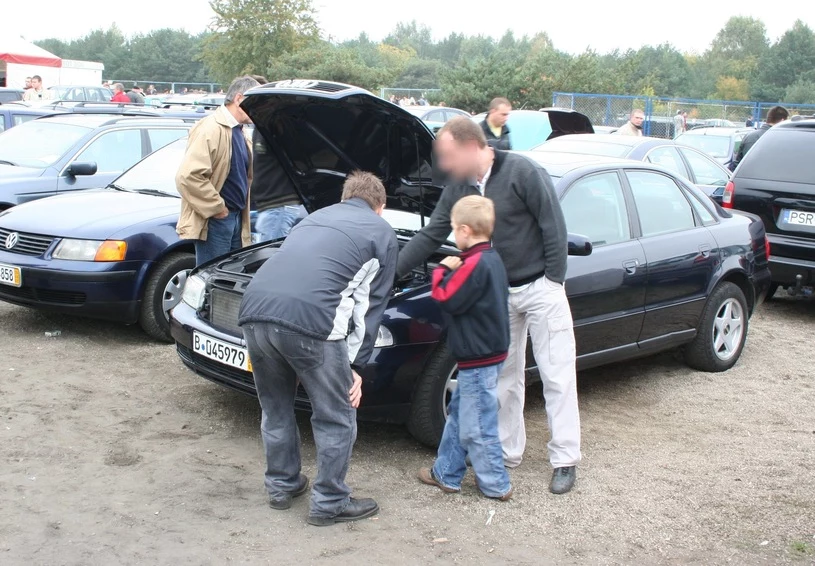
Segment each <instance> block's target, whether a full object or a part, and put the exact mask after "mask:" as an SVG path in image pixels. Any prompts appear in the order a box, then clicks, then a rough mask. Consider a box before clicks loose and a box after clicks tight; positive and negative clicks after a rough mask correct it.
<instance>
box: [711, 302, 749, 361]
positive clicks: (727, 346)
mask: <svg viewBox="0 0 815 566" xmlns="http://www.w3.org/2000/svg"><path fill="white" fill-rule="evenodd" d="M743 336H744V309H742V307H741V303H740V302H738V301H737V300H736V299H733V298H730V299H727V300H726V301H725V302H724V303H722V306H720V307H719V310H718V312H717V313H716V316H715V318H714V319H713V351H714V352H715V354H716V356H717V357H718V358H719V359H720V360H722V361H727V360H729V359H730V358H732V357H733V356H735V355H736V354H737V353H738V351H739V346H740V345H741V339H742V337H743Z"/></svg>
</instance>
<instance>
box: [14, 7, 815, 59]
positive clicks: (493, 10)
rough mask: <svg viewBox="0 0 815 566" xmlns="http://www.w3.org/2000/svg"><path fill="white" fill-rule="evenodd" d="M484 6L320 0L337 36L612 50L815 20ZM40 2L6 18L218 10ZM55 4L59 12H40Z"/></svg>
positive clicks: (126, 21)
mask: <svg viewBox="0 0 815 566" xmlns="http://www.w3.org/2000/svg"><path fill="white" fill-rule="evenodd" d="M476 4H477V2H475V1H473V0H467V1H463V0H447V1H446V2H445V1H443V0H408V1H407V2H404V1H395V2H394V1H392V0H314V6H315V7H316V8H317V15H318V19H319V21H320V25H321V27H322V29H323V33H324V35H325V36H326V37H330V38H331V39H332V40H335V41H342V40H345V39H352V38H355V37H357V36H358V35H359V33H360V32H363V31H364V32H366V33H367V34H368V36H369V37H370V38H371V39H373V40H380V39H383V38H384V37H385V36H386V35H388V33H389V32H390V31H391V30H392V29H393V28H394V27H395V26H396V24H397V23H398V22H400V21H410V20H413V19H415V20H416V21H417V22H418V23H420V24H425V25H427V26H429V27H430V28H431V30H432V32H433V35H434V38H435V39H439V38H442V37H444V36H446V35H448V34H450V33H451V32H459V33H464V34H466V35H477V34H484V35H490V36H493V37H500V36H501V35H503V34H504V32H505V31H506V30H507V29H511V30H512V31H513V32H514V33H515V35H516V36H522V35H534V34H535V33H538V32H540V31H545V32H546V33H548V34H549V36H550V37H551V38H552V41H553V42H554V45H555V47H556V48H558V49H561V50H564V51H568V52H570V53H579V52H581V51H583V50H585V49H586V48H592V49H594V50H596V51H599V52H601V53H605V52H608V51H612V50H614V49H621V50H626V49H629V48H631V49H636V48H639V47H641V46H642V45H658V44H660V43H664V42H669V43H671V44H673V45H674V46H675V47H677V48H678V49H680V50H682V51H685V52H696V53H702V52H703V51H704V50H705V49H706V48H707V46H708V45H709V44H710V41H711V40H712V39H713V37H714V36H715V35H716V33H717V32H718V31H719V29H721V28H722V26H723V25H724V24H725V22H726V21H727V20H728V18H730V17H731V16H734V15H743V16H752V17H756V18H760V19H762V20H763V21H764V23H765V25H766V26H767V32H768V35H769V37H770V39H771V40H774V39H776V38H777V37H778V36H780V35H781V34H783V33H784V31H786V30H787V29H788V28H789V27H791V26H792V24H793V22H794V21H795V20H796V19H801V20H803V21H804V22H806V23H807V24H808V25H809V26H810V27H813V28H815V2H813V1H812V0H801V1H799V2H797V3H796V4H798V6H797V7H796V9H794V10H792V9H778V10H774V9H771V8H770V5H769V4H767V2H766V1H764V0H739V1H729V2H724V1H721V0H718V1H717V0H706V1H700V0H686V1H684V2H676V3H670V6H667V5H666V4H660V3H651V9H649V10H647V11H642V12H638V11H636V10H635V9H634V8H632V4H630V3H626V2H614V1H608V0H580V2H579V4H578V2H575V1H572V2H568V1H565V0H561V1H559V2H544V1H542V0H515V1H514V2H506V3H501V2H493V1H491V0H485V1H483V2H481V3H480V4H481V5H482V6H484V8H482V9H478V10H475V9H473V6H475V5H476ZM635 5H636V4H635ZM37 6H38V8H37V10H36V11H32V10H31V8H30V5H29V4H28V3H26V2H8V5H6V6H4V8H3V20H4V21H6V22H14V26H13V28H14V30H15V31H17V32H18V33H20V34H21V35H22V36H23V37H25V38H26V39H28V40H29V41H33V40H37V39H44V38H46V37H58V38H61V39H72V38H76V37H80V36H82V35H84V34H85V33H87V32H88V31H90V30H92V29H96V28H100V27H101V28H107V27H108V26H109V25H110V24H111V23H113V22H115V23H116V24H117V25H118V26H119V27H120V28H121V29H122V31H123V32H124V33H125V34H126V35H132V34H135V33H143V32H147V31H150V30H152V29H156V28H161V27H173V28H178V27H181V28H183V29H186V30H187V31H190V32H192V33H197V32H200V31H202V30H204V29H205V28H206V26H207V25H208V24H209V22H210V20H211V18H212V16H213V14H212V11H211V10H210V8H209V2H208V0H179V1H176V2H164V3H162V5H161V8H159V9H153V8H150V6H151V4H150V3H149V2H148V3H146V4H144V3H143V4H142V5H141V7H139V6H138V5H134V4H132V3H128V2H111V1H110V0H103V1H100V0H83V1H82V2H81V3H80V4H78V5H76V6H73V7H70V8H68V7H66V4H65V3H64V2H63V1H61V0H60V1H59V2H57V1H56V0H40V1H39V2H37ZM49 6H53V10H54V13H55V14H58V15H59V17H48V18H43V17H37V16H36V14H42V13H43V11H44V9H48V8H49ZM504 6H508V7H511V9H510V8H506V9H505V8H504ZM657 6H660V8H656V7H657ZM661 6H666V7H665V8H661ZM668 10H670V12H669V11H668ZM658 12H661V13H658ZM9 31H10V30H9V29H6V31H5V32H4V33H9Z"/></svg>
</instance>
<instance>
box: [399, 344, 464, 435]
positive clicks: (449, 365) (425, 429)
mask: <svg viewBox="0 0 815 566" xmlns="http://www.w3.org/2000/svg"><path fill="white" fill-rule="evenodd" d="M457 375H458V366H457V365H456V360H455V359H453V356H452V354H451V353H450V349H449V348H448V347H447V344H446V343H444V342H443V343H441V344H440V345H439V347H438V348H437V349H436V352H435V353H434V354H433V356H432V357H431V358H430V361H429V362H427V365H426V366H425V368H424V372H422V376H421V378H420V379H419V382H418V383H417V384H416V390H415V392H414V394H413V401H412V402H411V405H410V416H409V417H408V430H409V431H410V434H412V435H413V437H414V438H415V439H416V440H418V441H419V442H421V443H422V444H426V445H428V446H433V447H435V446H438V445H439V442H440V441H441V435H442V433H443V432H444V423H445V422H446V421H447V405H448V404H449V403H450V399H451V398H452V396H453V392H454V391H455V390H456V387H458V381H457V379H456V377H457Z"/></svg>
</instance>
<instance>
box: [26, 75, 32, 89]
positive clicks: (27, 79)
mask: <svg viewBox="0 0 815 566" xmlns="http://www.w3.org/2000/svg"><path fill="white" fill-rule="evenodd" d="M25 87H26V88H31V79H30V78H28V77H26V79H25Z"/></svg>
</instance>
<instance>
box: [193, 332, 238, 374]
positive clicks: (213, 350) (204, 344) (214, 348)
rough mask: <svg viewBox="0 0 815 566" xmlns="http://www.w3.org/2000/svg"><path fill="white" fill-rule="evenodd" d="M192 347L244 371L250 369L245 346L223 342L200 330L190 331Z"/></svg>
mask: <svg viewBox="0 0 815 566" xmlns="http://www.w3.org/2000/svg"><path fill="white" fill-rule="evenodd" d="M192 349H193V351H195V352H196V353H198V354H200V355H202V356H204V357H205V358H209V359H211V360H215V361H216V362H220V363H222V364H225V365H228V366H232V367H233V368H238V369H242V370H244V371H252V362H250V361H249V352H248V351H247V350H246V348H241V347H240V346H235V345H233V344H229V343H228V342H223V341H221V340H218V339H216V338H213V337H211V336H207V335H206V334H201V333H200V332H193V333H192Z"/></svg>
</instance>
